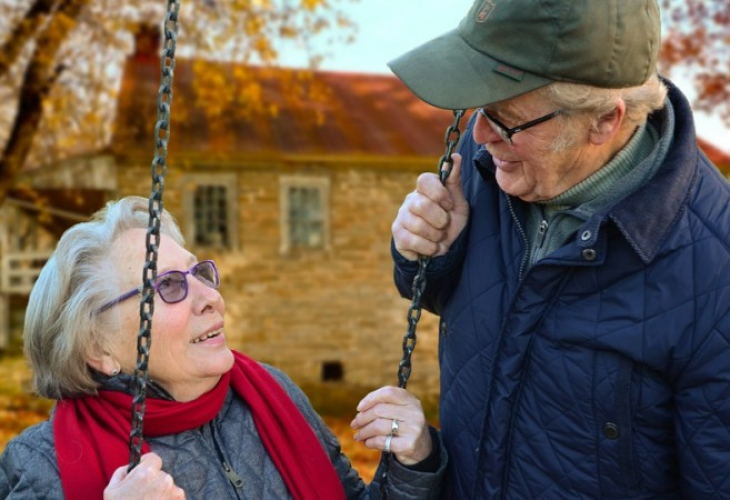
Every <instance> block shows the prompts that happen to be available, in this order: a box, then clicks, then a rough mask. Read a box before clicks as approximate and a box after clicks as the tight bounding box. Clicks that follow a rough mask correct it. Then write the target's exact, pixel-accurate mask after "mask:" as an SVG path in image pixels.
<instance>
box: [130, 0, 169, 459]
mask: <svg viewBox="0 0 730 500" xmlns="http://www.w3.org/2000/svg"><path fill="white" fill-rule="evenodd" d="M179 12H180V1H179V0H168V2H167V14H166V15H165V21H164V25H163V30H164V34H165V41H164V46H163V47H162V54H161V56H160V72H161V78H160V82H161V83H160V89H159V92H158V98H157V124H156V125H155V157H154V159H153V160H152V171H151V175H152V192H151V194H150V203H149V213H150V219H149V226H148V228H147V239H146V249H147V253H146V257H145V259H146V260H145V264H144V270H143V273H142V274H143V277H142V282H143V287H142V301H141V302H140V306H139V316H140V326H139V333H138V334H137V366H136V368H135V371H134V382H135V392H134V398H133V399H132V430H131V432H130V434H129V469H128V470H129V471H131V470H132V469H134V468H135V467H136V466H137V465H138V464H139V461H140V455H141V454H142V443H143V442H144V434H143V432H142V423H143V421H144V414H145V406H146V396H147V382H148V380H149V357H150V345H151V344H152V338H151V335H150V332H151V330H152V315H153V313H154V310H155V305H154V294H155V288H154V281H155V279H156V278H157V254H158V249H159V247H160V215H161V214H162V209H163V204H162V191H163V188H164V184H165V171H166V170H167V143H168V141H169V140H170V107H171V106H172V81H173V72H174V69H175V48H176V46H177V32H178V27H179V26H178V14H179Z"/></svg>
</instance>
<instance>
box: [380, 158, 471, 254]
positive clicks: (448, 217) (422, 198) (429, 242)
mask: <svg viewBox="0 0 730 500" xmlns="http://www.w3.org/2000/svg"><path fill="white" fill-rule="evenodd" d="M452 158H453V159H454V164H453V167H452V169H451V173H450V174H449V177H448V178H447V179H446V184H445V185H443V184H441V179H440V178H439V176H438V174H435V173H425V174H421V175H420V176H419V177H418V181H417V182H416V190H415V191H413V192H412V193H409V194H408V196H406V199H405V201H404V202H403V205H401V207H400V209H399V210H398V215H397V216H396V218H395V221H393V225H392V226H391V233H392V234H393V242H394V243H395V248H396V250H398V252H399V253H400V254H401V255H402V256H403V257H405V258H406V259H408V260H417V259H418V256H419V255H424V256H427V257H435V256H439V255H444V254H445V253H446V252H447V251H448V249H449V248H450V247H451V244H452V243H454V240H456V238H457V237H458V236H459V234H460V233H461V231H462V230H463V229H464V226H466V222H467V220H468V218H469V203H468V202H467V200H466V197H465V196H464V189H463V188H462V186H461V155H459V154H454V155H452Z"/></svg>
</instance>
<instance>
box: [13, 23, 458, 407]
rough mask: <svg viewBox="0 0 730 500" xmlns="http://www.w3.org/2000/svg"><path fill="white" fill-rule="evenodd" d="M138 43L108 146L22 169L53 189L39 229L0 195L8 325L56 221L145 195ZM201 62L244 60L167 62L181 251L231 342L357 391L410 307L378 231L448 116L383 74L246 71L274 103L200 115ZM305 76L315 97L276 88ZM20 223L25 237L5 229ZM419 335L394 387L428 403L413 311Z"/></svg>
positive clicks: (149, 111)
mask: <svg viewBox="0 0 730 500" xmlns="http://www.w3.org/2000/svg"><path fill="white" fill-rule="evenodd" d="M143 35H144V34H143ZM149 45H151V44H149V43H138V44H137V47H138V50H137V51H136V53H135V54H133V55H131V56H130V57H129V58H128V59H127V61H126V64H125V67H124V70H123V78H122V83H121V87H120V93H119V102H118V111H117V117H116V122H115V132H114V136H113V138H112V140H111V142H110V145H109V147H108V148H106V149H105V150H103V151H99V152H96V153H95V154H93V155H84V156H81V157H78V158H72V159H69V160H68V161H66V162H65V163H64V165H61V166H59V167H54V168H53V169H47V170H38V171H37V172H35V173H34V174H33V185H34V187H35V188H37V189H38V190H39V192H41V193H42V194H49V195H53V197H52V199H51V200H50V201H49V203H48V205H50V206H51V208H50V209H49V210H46V211H45V215H46V217H47V218H50V219H51V221H50V222H49V223H48V224H46V228H44V227H43V226H40V227H39V225H38V224H37V223H36V222H33V221H34V219H35V217H34V211H36V210H37V207H36V206H35V205H34V204H33V203H32V200H30V199H26V198H24V197H23V193H20V192H14V193H12V195H11V196H10V197H9V201H8V203H6V209H5V210H4V213H3V218H4V219H5V221H7V222H8V223H9V224H3V225H4V226H5V227H6V228H9V229H10V230H9V231H3V233H4V236H3V237H4V244H3V246H2V247H1V248H0V252H2V255H3V259H5V260H4V261H3V263H4V265H3V270H2V275H3V276H7V277H8V279H9V282H8V286H6V287H4V288H3V292H4V293H5V295H6V300H5V301H4V302H5V304H6V314H10V315H11V316H12V319H13V320H14V321H15V323H16V324H17V322H18V320H20V321H22V314H21V313H22V308H23V305H24V300H27V293H28V292H29V290H30V286H31V284H32V282H33V280H34V278H35V276H36V274H37V271H38V267H39V266H40V265H42V263H43V262H44V261H45V258H47V256H48V253H49V251H50V249H52V248H53V243H54V242H55V239H56V238H57V237H58V236H59V235H60V233H62V230H63V229H65V228H66V227H68V226H69V225H70V224H72V223H74V222H76V221H78V220H82V219H85V218H86V217H88V215H89V214H90V213H91V212H93V211H94V210H95V209H97V208H99V207H100V206H102V205H103V203H104V201H106V200H108V199H113V198H117V197H120V196H125V195H130V194H136V195H140V196H144V197H147V196H148V195H149V193H150V190H151V176H150V164H151V160H152V157H153V153H154V132H153V128H154V125H155V122H156V117H157V115H156V113H157V111H156V104H157V103H156V101H157V93H158V88H159V79H160V76H159V73H160V69H159V68H160V63H159V59H158V56H156V55H155V53H156V50H155V51H152V52H146V51H144V50H141V49H139V47H145V46H149ZM201 64H203V65H204V66H205V67H204V68H203V70H204V73H205V74H206V75H208V76H210V75H217V76H218V77H222V78H230V79H231V81H234V80H236V76H235V75H234V73H236V72H238V71H242V70H244V68H240V67H237V66H235V65H230V64H227V65H225V64H222V63H215V62H205V63H202V62H200V61H194V60H185V59H181V58H178V60H177V64H176V70H175V80H174V99H173V106H172V125H171V135H170V144H169V156H168V170H167V174H166V178H165V184H164V194H163V199H164V206H165V208H167V209H168V210H169V211H170V212H171V213H172V214H173V215H175V216H176V218H177V219H178V221H179V223H180V225H181V227H182V229H183V232H184V234H185V237H186V239H187V242H188V247H189V248H190V249H191V250H192V251H193V252H194V253H196V255H197V256H198V257H199V258H200V259H208V258H212V259H214V260H216V262H217V263H218V265H219V268H220V270H221V278H222V284H221V289H220V290H221V293H222V295H223V296H224V297H225V299H226V305H227V317H226V335H227V337H228V338H229V341H230V343H231V345H232V346H233V347H235V348H237V349H240V350H242V351H244V352H246V353H248V354H249V355H251V356H252V357H254V358H256V359H259V360H262V361H266V362H269V363H271V364H273V365H276V366H278V367H280V368H282V369H284V370H285V371H286V372H287V373H288V374H289V375H290V376H292V378H294V379H295V380H296V381H297V382H298V383H300V384H302V385H303V386H304V387H306V388H309V387H314V388H321V387H325V388H328V389H331V390H337V389H338V388H340V389H341V390H346V391H350V390H353V391H357V392H358V393H359V394H360V395H364V392H361V393H360V391H365V390H366V389H368V388H373V387H377V386H380V385H384V384H391V385H395V384H397V373H398V364H399V361H400V360H401V357H402V339H403V336H404V334H405V333H406V331H407V313H408V307H409V305H410V303H409V302H408V301H406V300H404V299H402V298H400V296H399V295H398V294H397V292H396V290H395V288H394V286H393V284H392V267H391V260H390V225H391V223H392V221H393V218H394V217H395V215H396V212H397V210H398V207H399V206H400V204H401V203H402V201H403V198H404V197H405V195H406V194H407V193H408V192H409V191H411V190H412V189H413V187H414V186H415V181H416V178H417V176H418V175H419V173H421V172H424V171H436V169H437V164H438V159H439V157H440V156H441V154H443V150H444V133H445V131H446V128H447V126H448V125H449V124H450V123H451V122H452V121H453V116H452V114H451V113H450V112H448V111H443V110H437V109H434V108H432V107H430V106H427V105H425V104H423V103H422V102H421V101H419V100H418V99H416V98H415V97H414V96H413V95H412V93H411V92H410V91H409V90H407V89H406V88H405V87H404V86H403V85H402V84H401V83H400V82H399V81H398V80H397V79H396V78H394V77H392V76H389V75H369V74H356V73H339V72H315V73H314V74H313V75H311V74H310V75H309V76H307V74H306V73H304V72H291V71H289V70H272V69H262V68H250V67H247V68H245V71H248V72H249V74H250V75H252V77H253V78H255V79H256V81H257V82H258V83H259V84H260V92H261V100H262V102H264V103H266V105H267V106H272V105H274V106H276V107H277V108H278V112H276V113H274V114H273V115H272V114H271V113H270V112H267V113H259V114H256V113H252V114H249V115H248V116H246V113H238V112H237V107H236V106H237V105H238V104H239V103H237V102H236V99H235V94H236V93H238V92H246V91H247V90H246V89H244V88H240V89H239V88H236V87H234V88H232V90H231V93H232V94H233V96H226V97H221V98H220V99H217V98H216V99H215V100H216V102H218V101H221V102H222V100H223V99H227V101H226V108H225V109H224V110H222V113H221V117H219V118H218V119H216V120H213V119H211V115H210V109H209V108H210V106H207V107H206V106H203V105H202V104H200V101H199V98H200V92H201V91H205V89H204V88H203V89H202V90H201V87H200V85H198V84H195V85H194V84H193V73H194V71H196V70H200V67H197V68H196V67H195V65H201ZM284 73H286V75H284ZM292 76H293V77H294V80H292V79H291V77H292ZM307 78H308V79H309V80H307V81H306V83H307V84H308V85H313V86H314V87H313V88H315V90H316V92H318V96H319V97H317V96H314V97H313V96H311V95H309V94H297V93H296V92H295V91H294V90H292V88H291V87H290V86H288V84H287V83H286V82H287V81H289V82H291V81H301V79H307ZM232 97H233V98H232ZM292 97H295V98H292ZM209 104H210V103H209ZM215 104H216V103H213V105H215ZM218 104H220V102H218ZM63 193H66V194H70V196H67V197H65V198H64V197H63V196H62V194H63ZM79 200H81V202H80V204H79V203H77V205H74V203H75V202H79ZM21 219H22V220H24V221H26V223H27V224H30V225H33V228H34V229H33V234H34V235H35V237H36V239H37V240H38V241H35V240H34V241H33V242H30V241H29V240H28V238H27V237H23V236H22V235H20V234H18V232H17V231H14V230H13V229H12V228H13V227H14V226H15V224H14V223H11V221H14V220H21ZM49 227H50V228H56V231H55V234H54V233H52V232H50V231H49V230H48V228H49ZM59 228H60V229H59ZM41 240H42V241H41ZM29 247H30V248H34V249H37V250H38V252H37V254H33V256H34V259H28V258H26V257H29V256H30V255H31V254H30V253H29V251H28V249H29ZM10 270H14V271H13V272H9V271H10ZM21 275H22V277H21ZM141 276H142V269H140V279H141ZM10 282H12V283H14V284H13V285H12V286H10ZM8 296H10V297H11V299H7V297H8ZM8 304H10V307H7V305H8ZM418 333H419V337H418V345H417V348H416V351H415V354H414V356H413V376H412V378H411V381H410V382H409V388H411V389H413V390H414V391H417V392H418V393H419V394H420V395H422V396H424V397H426V396H428V395H430V396H434V397H435V395H436V394H437V392H438V365H437V355H436V350H437V339H436V336H437V333H436V320H435V318H433V317H430V316H429V315H428V314H427V313H426V314H424V316H423V319H422V320H421V324H420V325H419V329H418ZM153 341H154V340H153Z"/></svg>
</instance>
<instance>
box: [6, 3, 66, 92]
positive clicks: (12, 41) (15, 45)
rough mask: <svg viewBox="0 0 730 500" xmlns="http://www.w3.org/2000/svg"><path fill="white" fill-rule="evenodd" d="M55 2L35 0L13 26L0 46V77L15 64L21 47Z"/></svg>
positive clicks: (32, 34)
mask: <svg viewBox="0 0 730 500" xmlns="http://www.w3.org/2000/svg"><path fill="white" fill-rule="evenodd" d="M55 4H56V1H55V0H35V2H33V5H32V6H31V7H30V9H29V10H28V12H26V13H25V17H23V19H22V20H21V21H20V22H19V23H18V24H17V25H16V26H15V29H13V31H12V33H10V36H9V37H8V38H7V39H6V40H5V43H4V44H3V45H2V46H0V79H2V78H3V77H4V76H5V75H6V74H7V73H8V71H9V70H10V68H11V67H12V66H13V64H15V61H16V60H17V59H18V55H20V53H21V52H22V50H23V47H25V46H26V44H27V43H28V41H29V40H30V39H31V38H33V36H34V35H35V33H36V31H37V30H38V28H39V27H40V24H41V19H42V17H43V16H45V15H47V14H49V13H50V12H51V11H52V10H53V7H54V5H55Z"/></svg>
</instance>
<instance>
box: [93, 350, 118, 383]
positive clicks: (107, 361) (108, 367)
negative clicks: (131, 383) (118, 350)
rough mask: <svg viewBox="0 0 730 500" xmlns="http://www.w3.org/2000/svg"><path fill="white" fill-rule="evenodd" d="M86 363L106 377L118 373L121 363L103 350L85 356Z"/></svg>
mask: <svg viewBox="0 0 730 500" xmlns="http://www.w3.org/2000/svg"><path fill="white" fill-rule="evenodd" d="M86 363H87V364H88V365H89V366H90V367H92V368H93V369H94V370H96V371H98V372H99V373H103V374H104V375H106V376H108V377H113V376H115V375H119V372H120V371H121V365H120V364H119V362H118V361H117V360H116V358H115V357H114V356H112V355H111V354H109V353H108V352H104V353H102V354H101V355H98V356H91V357H88V358H86Z"/></svg>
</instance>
